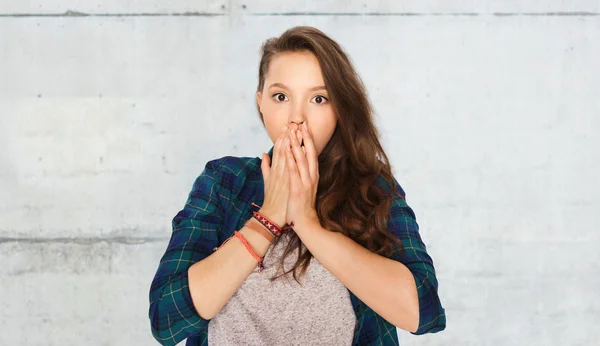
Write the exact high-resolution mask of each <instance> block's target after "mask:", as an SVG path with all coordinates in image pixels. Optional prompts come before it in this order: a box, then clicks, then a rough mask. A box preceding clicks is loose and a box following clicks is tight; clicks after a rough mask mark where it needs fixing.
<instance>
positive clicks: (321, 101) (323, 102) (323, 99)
mask: <svg viewBox="0 0 600 346" xmlns="http://www.w3.org/2000/svg"><path fill="white" fill-rule="evenodd" d="M313 100H319V102H317V104H319V105H322V104H325V103H326V102H328V101H329V99H328V98H327V97H325V96H323V95H317V96H315V97H313Z"/></svg>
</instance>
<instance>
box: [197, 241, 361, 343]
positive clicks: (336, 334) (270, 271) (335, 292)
mask: <svg viewBox="0 0 600 346" xmlns="http://www.w3.org/2000/svg"><path fill="white" fill-rule="evenodd" d="M289 235H290V234H289V233H285V234H283V235H282V236H281V237H282V238H281V239H280V241H279V243H278V244H274V245H271V247H270V248H269V250H268V251H267V253H266V255H265V260H264V265H265V268H264V269H263V271H262V273H260V274H259V273H258V270H257V269H256V268H255V269H254V271H253V272H252V273H251V274H250V276H249V277H248V278H247V279H246V281H244V283H243V284H242V286H241V287H240V288H239V289H238V290H237V292H236V293H235V294H234V295H233V296H232V297H231V298H230V299H229V301H228V302H227V304H225V306H224V307H223V309H222V310H221V311H220V312H219V313H218V314H217V315H215V316H214V317H213V318H212V319H211V321H210V323H209V325H208V344H209V345H219V346H220V345H352V340H353V337H354V331H355V328H356V326H357V321H356V315H355V313H354V310H353V308H352V303H351V301H350V294H349V292H348V289H347V288H346V287H345V286H344V285H343V284H342V283H341V282H340V281H339V280H338V279H337V278H336V277H335V276H333V274H331V273H330V272H329V271H327V269H325V267H323V265H321V263H319V261H317V260H316V258H314V257H312V258H311V262H310V265H309V267H308V269H307V271H306V273H305V274H304V275H300V276H299V278H298V279H299V281H300V282H301V283H302V286H300V285H299V284H298V282H296V280H294V278H293V276H292V273H289V274H287V275H286V276H283V277H280V278H278V279H276V280H275V281H273V282H270V281H269V278H271V277H273V276H274V275H280V274H282V272H281V269H280V267H279V261H280V259H281V257H282V256H283V251H284V249H285V245H287V242H288V241H289ZM302 246H304V245H302ZM296 251H297V250H294V251H293V252H292V253H291V254H289V255H288V256H287V257H286V259H285V264H284V266H285V270H289V269H291V268H292V267H293V265H294V263H295V262H296V259H297V257H298V255H297V252H296Z"/></svg>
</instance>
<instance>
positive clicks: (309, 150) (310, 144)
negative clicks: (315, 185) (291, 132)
mask: <svg viewBox="0 0 600 346" xmlns="http://www.w3.org/2000/svg"><path fill="white" fill-rule="evenodd" d="M302 136H303V138H304V149H305V150H306V160H307V161H308V171H309V172H310V176H311V178H312V179H313V180H316V179H317V175H318V174H319V166H318V155H317V149H316V148H315V141H314V140H313V136H312V131H310V129H309V127H308V125H307V124H306V122H305V123H304V124H302Z"/></svg>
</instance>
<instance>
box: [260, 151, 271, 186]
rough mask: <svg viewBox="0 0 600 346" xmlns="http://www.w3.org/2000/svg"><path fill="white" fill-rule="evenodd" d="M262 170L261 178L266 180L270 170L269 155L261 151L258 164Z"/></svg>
mask: <svg viewBox="0 0 600 346" xmlns="http://www.w3.org/2000/svg"><path fill="white" fill-rule="evenodd" d="M260 169H261V170H262V174H263V180H264V181H265V182H266V181H268V180H269V173H270V172H269V171H270V170H271V161H270V158H269V155H267V154H265V153H262V162H261V164H260Z"/></svg>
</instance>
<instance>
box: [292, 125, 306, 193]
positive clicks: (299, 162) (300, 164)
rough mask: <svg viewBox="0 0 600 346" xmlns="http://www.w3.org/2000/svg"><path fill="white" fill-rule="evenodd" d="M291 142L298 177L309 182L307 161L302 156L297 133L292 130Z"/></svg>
mask: <svg viewBox="0 0 600 346" xmlns="http://www.w3.org/2000/svg"><path fill="white" fill-rule="evenodd" d="M292 131H293V132H292V136H291V139H290V140H291V142H292V153H293V154H294V157H293V158H294V160H295V162H296V167H297V169H298V171H299V174H300V178H301V179H302V181H304V182H305V183H308V184H310V182H311V179H310V173H309V171H308V162H307V161H306V156H304V154H303V152H302V148H301V147H300V142H299V141H298V134H297V133H296V132H295V131H294V130H292Z"/></svg>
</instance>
